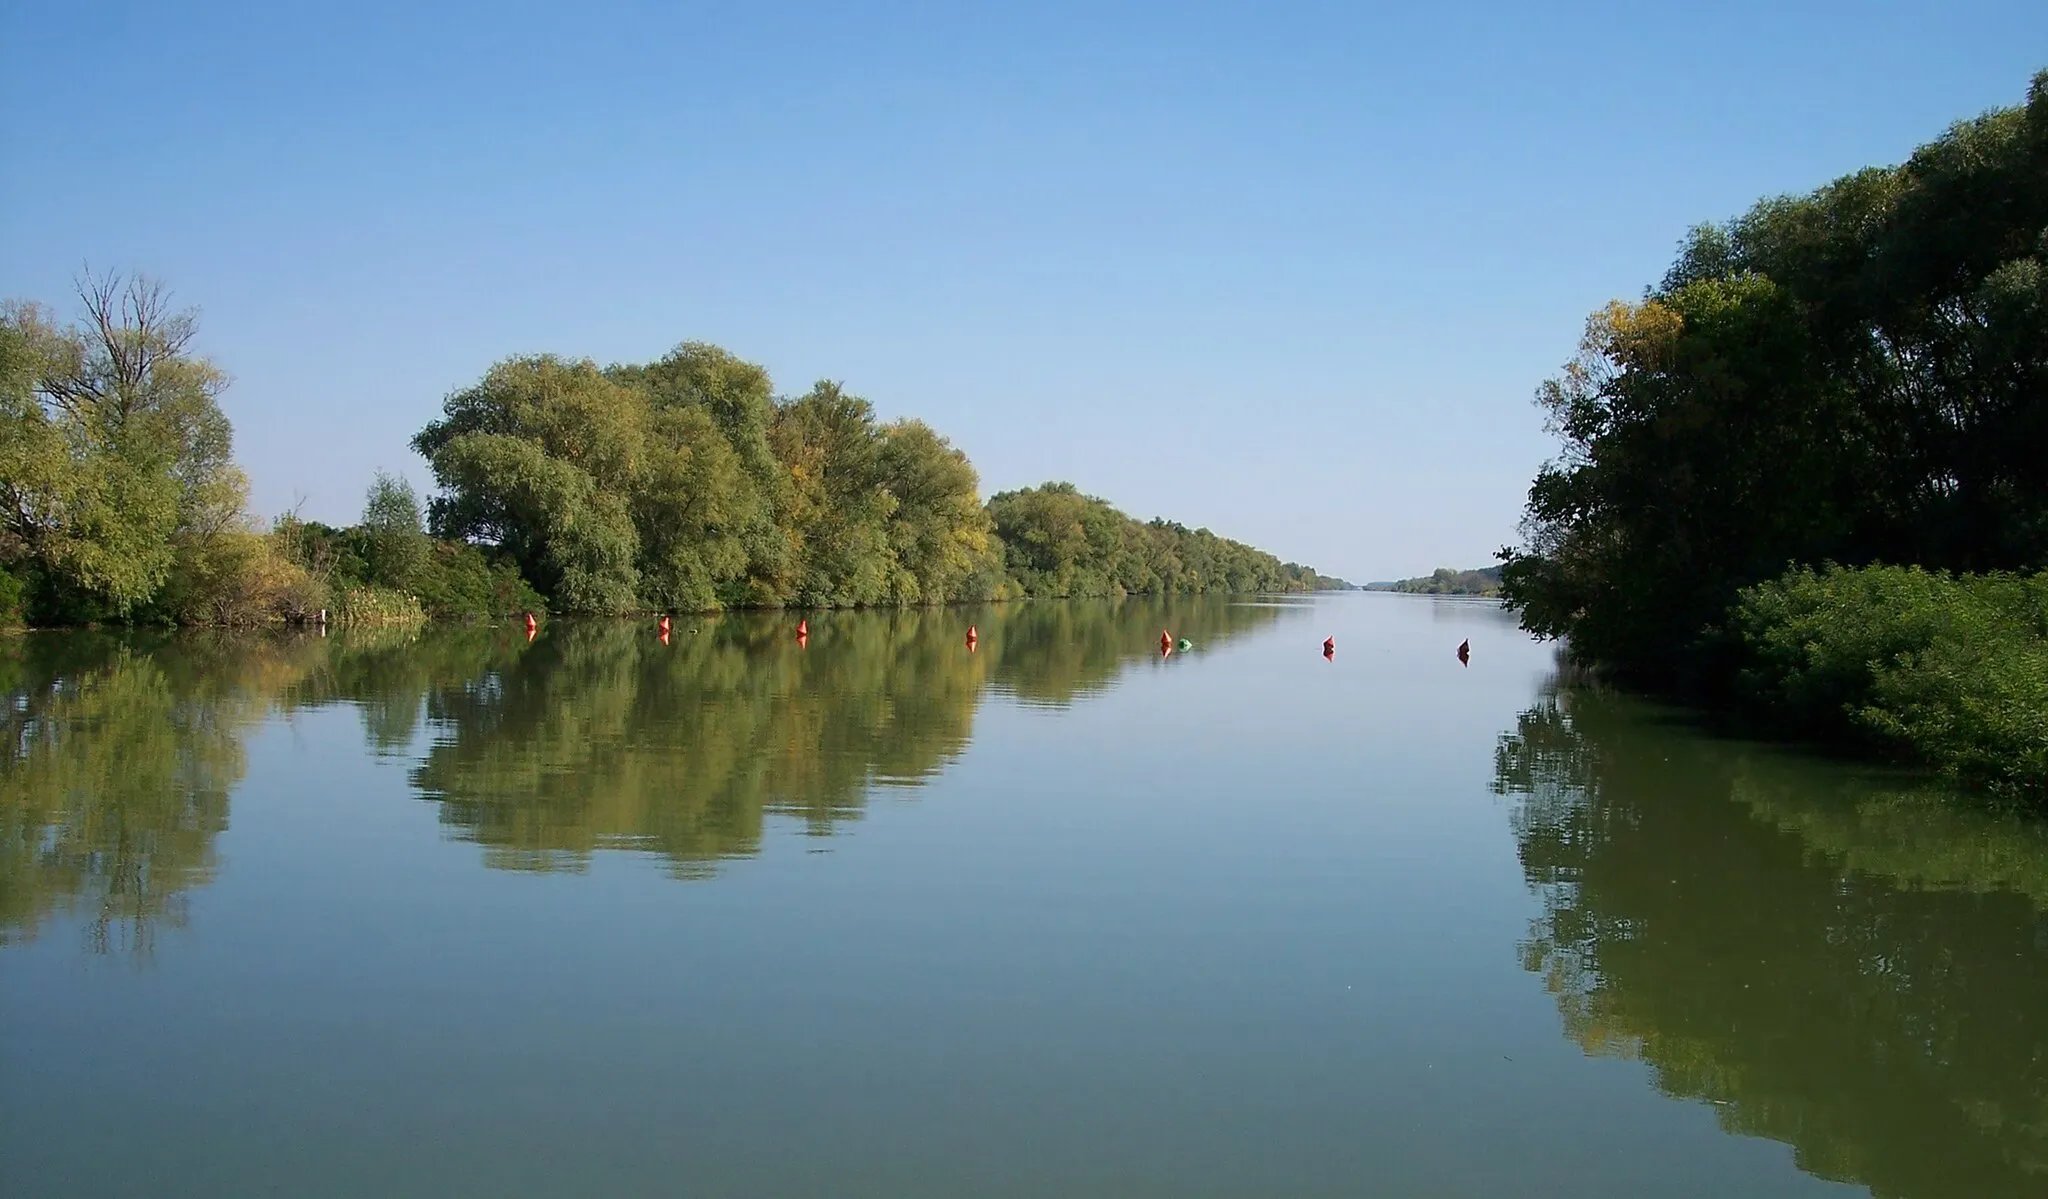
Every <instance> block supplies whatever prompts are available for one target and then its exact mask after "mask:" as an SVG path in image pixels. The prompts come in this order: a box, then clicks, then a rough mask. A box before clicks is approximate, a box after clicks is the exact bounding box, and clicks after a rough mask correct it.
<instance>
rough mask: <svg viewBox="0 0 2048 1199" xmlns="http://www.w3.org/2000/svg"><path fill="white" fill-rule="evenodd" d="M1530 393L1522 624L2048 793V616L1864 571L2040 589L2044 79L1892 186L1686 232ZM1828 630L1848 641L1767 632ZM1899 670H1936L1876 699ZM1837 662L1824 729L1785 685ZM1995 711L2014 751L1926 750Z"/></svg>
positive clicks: (1686, 683)
mask: <svg viewBox="0 0 2048 1199" xmlns="http://www.w3.org/2000/svg"><path fill="white" fill-rule="evenodd" d="M1538 400H1539V402H1540V404H1541V406H1542V407H1543V409H1544V410H1545V412H1546V414H1547V416H1548V418H1549V428H1550V429H1551V430H1552V431H1553V432H1554V433H1556V434H1557V435H1558V436H1559V437H1560V438H1561V439H1562V441H1563V453H1562V455H1561V456H1560V457H1559V458H1558V459H1557V460H1556V461H1554V462H1552V463H1550V464H1549V465H1547V466H1545V467H1544V468H1543V469H1542V470H1541V472H1540V473H1539V474H1538V475H1537V477H1536V480H1535V483H1534V485H1533V486H1532V488H1531V489H1530V492H1529V500H1528V506H1527V509H1526V512H1525V519H1524V523H1523V537H1522V544H1521V545H1520V546H1516V547H1509V548H1508V549H1506V550H1504V551H1503V553H1502V556H1503V559H1504V572H1503V573H1504V578H1503V587H1504V592H1505V595H1506V596H1507V598H1508V600H1509V602H1510V603H1512V604H1514V605H1516V606H1517V607H1519V608H1520V610H1521V614H1522V620H1523V624H1524V627H1526V628H1528V629H1530V630H1531V631H1534V632H1536V633H1538V634H1542V635H1545V636H1555V637H1564V638H1568V639H1569V640H1570V643H1571V647H1572V651H1573V653H1574V654H1575V655H1577V656H1578V657H1579V658H1581V659H1583V660H1585V661H1589V662H1592V663H1597V664H1600V665H1602V666H1604V667H1607V668H1608V669H1610V670H1611V671H1612V672H1614V673H1615V674H1617V675H1619V676H1621V677H1624V678H1627V679H1630V680H1633V681H1636V682H1639V683H1645V684H1649V685H1652V686H1657V687H1668V688H1673V689H1678V690H1681V691H1685V692H1688V693H1691V694H1694V695H1697V696H1701V697H1704V698H1707V699H1708V700H1710V701H1712V702H1715V703H1717V704H1724V705H1726V706H1728V707H1731V708H1734V709H1738V710H1743V711H1746V712H1749V713H1751V714H1752V715H1754V716H1757V717H1759V718H1761V719H1762V720H1764V721H1766V722H1768V723H1769V725H1770V726H1771V727H1774V728H1795V727H1796V728H1799V729H1801V730H1802V731H1810V730H1821V729H1826V730H1831V731H1832V732H1834V733H1837V734H1840V735H1844V736H1851V737H1856V738H1859V739H1863V740H1865V741H1867V742H1869V743H1870V744H1872V745H1874V746H1878V747H1882V748H1885V749H1888V750H1890V751H1896V752H1899V753H1902V754H1904V755H1905V756H1907V757H1911V758H1916V759H1919V760H1922V761H1926V762H1929V763H1932V764H1934V765H1937V766H1941V767H1943V768H1944V769H1948V770H1950V771H1951V772H1952V773H1954V774H1956V775H1957V777H1959V778H1963V779H1965V780H1967V781H1973V782H1989V783H1992V784H1994V785H1999V786H2007V787H2013V788H2018V789H2020V790H2029V791H2035V792H2041V791H2043V790H2048V777H2044V772H2043V770H2042V766H2041V764H2042V763H2043V762H2044V761H2048V728H2044V727H2042V726H2041V724H2040V722H2039V720H2038V718H2037V717H2033V718H2030V717H2029V716H2028V714H2029V713H2034V714H2038V713H2039V712H2041V711H2044V710H2048V609H2043V608H2041V607H2040V606H2039V604H2038V602H2033V604H2032V606H2031V607H2030V606H2029V601H2024V600H2012V601H2010V602H2008V598H2007V597H2008V592H2011V589H2010V588H2004V587H2002V586H1992V587H1990V589H1989V592H1990V593H1996V594H1995V595H1993V596H1992V597H1991V598H1988V599H1986V600H1985V601H1984V602H1983V603H1982V604H1980V605H1979V606H1978V609H1977V610H1981V611H1982V612H1984V613H1986V614H1987V615H1986V616H1985V618H1984V619H1982V620H1978V619H1974V618H1972V619H1946V618H1944V617H1943V614H1944V613H1946V614H1948V615H1950V616H1953V615H1954V614H1955V613H1957V612H1960V611H1962V610H1963V609H1962V608H1959V607H1957V604H1958V603H1960V602H1961V601H1960V600H1958V599H1957V596H1958V595H1959V594H1961V593H1965V592H1967V593H1969V594H1971V595H1977V594H1989V593H1986V592H1985V591H1984V589H1983V588H1980V587H1978V586H1977V585H1975V584H1973V583H1970V582H1968V581H1967V580H1965V581H1963V582H1961V583H1958V584H1956V587H1957V588H1959V589H1960V590H1959V591H1956V590H1953V589H1952V590H1950V591H1944V590H1943V589H1942V588H1940V587H1922V586H1916V585H1913V584H1911V583H1910V582H1907V583H1901V584H1899V585H1892V584H1890V583H1886V582H1883V581H1882V580H1875V581H1874V580H1873V577H1871V576H1869V575H1868V574H1867V572H1869V571H1872V570H1878V569H1880V568H1886V569H1890V570H1892V571H1904V572H1906V573H1907V574H1908V575H1910V574H1911V573H1912V572H1913V571H1916V570H1917V571H1920V572H1922V573H1931V574H1934V575H1939V576H1941V577H1943V578H1950V577H1951V576H1959V575H1978V574H2001V573H2008V572H2017V573H2019V574H2033V573H2037V572H2040V571H2041V570H2042V569H2043V568H2044V567H2048V468H2044V466H2043V464H2044V463H2048V72H2043V73H2041V74H2039V75H2036V76H2035V78H2034V79H2033V81H2032V85H2031V87H2030V88H2029V90H2028V93H2027V99H2026V102H2025V103H2024V104H2022V105H2019V106H2016V107H2011V108H2003V109H1997V110H1994V111H1991V112H1988V113H1985V114H1983V115H1982V116H1979V117H1975V118H1973V119H1970V120H1965V121H1961V122H1959V123H1957V124H1955V125H1954V126H1952V127H1951V128H1950V129H1949V130H1948V131H1947V132H1945V133H1944V134H1942V135H1941V136H1940V137H1939V138H1937V139H1936V140H1934V141H1933V142H1931V143H1929V144H1927V145H1925V146H1922V147H1920V149H1919V150H1917V151H1916V152H1915V153H1914V154H1913V155H1912V157H1911V158H1910V159H1909V160H1907V161H1906V162H1905V163H1904V164H1902V165H1899V166H1892V167H1873V168H1870V169H1867V170H1862V171H1858V172H1856V173H1855V174H1852V175H1847V176H1844V177H1843V178H1840V179H1837V180H1835V181H1834V182H1833V183H1830V184H1828V185H1826V186H1825V187H1822V188H1819V189H1818V190H1816V191H1814V192H1812V193H1809V194H1807V195H1801V196H1783V197H1777V198H1773V199H1768V200H1764V201H1762V202H1760V203H1758V204H1757V205H1756V206H1755V207H1753V208H1751V209H1750V210H1749V212H1747V213H1746V214H1744V215H1743V216H1741V217H1739V218H1737V219H1735V220H1733V221H1730V222H1728V223H1727V224H1723V225H1706V226H1701V227H1699V228H1696V229H1694V230H1693V231H1692V232H1691V233H1690V235H1689V236H1688V237H1687V238H1686V239H1685V241H1684V242H1683V244H1682V246H1681V248H1680V251H1679V254H1678V258H1677V261H1676V262H1674V263H1673V264H1672V266H1671V268H1670V270H1669V271H1668V272H1667V273H1666V275H1665V277H1664V279H1663V280H1662V281H1661V282H1660V283H1659V284H1657V285H1656V286H1655V287H1653V288H1651V289H1650V290H1649V292H1648V294H1647V295H1646V296H1645V297H1644V298H1643V299H1642V300H1641V301H1639V302H1635V303H1624V302H1615V303H1612V304H1609V305H1608V306H1607V307H1606V308H1604V309H1602V310H1601V311H1599V312H1596V313H1595V314H1593V316H1592V318H1591V319H1590V320H1588V322H1587V325H1586V331H1585V336H1584V338H1583V340H1582V341H1581V343H1580V348H1579V353H1578V355H1577V357H1576V358H1574V359H1573V360H1572V361H1571V362H1570V363H1569V364H1568V365H1567V366H1566V367H1565V369H1564V371H1563V373H1562V374H1561V375H1559V376H1558V377H1556V378H1554V379H1552V380H1550V381H1548V382H1547V383H1545V384H1544V385H1543V386H1542V388H1541V389H1540V391H1539V393H1538ZM1808 567H1811V568H1817V570H1816V572H1814V573H1811V574H1808V573H1802V572H1803V570H1804V568H1808ZM1788 571H1790V572H1791V573H1787V572H1788ZM1952 581H1953V580H1952ZM2013 594H2019V593H2013ZM2033 594H2036V595H2038V594H2042V592H2041V591H2040V590H2039V589H2036V591H2035V592H2034V593H2033ZM1916 597H1917V598H1916ZM1973 602H1974V601H1973ZM1913 604H1921V605H1923V607H1922V608H1921V609H1920V610H1917V611H1916V610H1914V609H1913V607H1912V605H1913ZM2014 604H2016V605H2017V606H2016V607H2015V606H2013V605H2014ZM1924 605H1931V607H1927V606H1924ZM1845 607H1850V608H1855V609H1856V611H1855V612H1854V613H1853V614H1847V613H1845ZM1822 610H1828V611H1832V612H1834V613H1835V614H1836V616H1838V617H1842V616H1846V617H1847V618H1846V619H1843V620H1835V621H1831V622H1822V623H1821V624H1819V625H1815V626H1814V627H1815V628H1817V629H1821V630H1823V631H1827V630H1832V631H1834V632H1841V631H1843V630H1845V629H1849V628H1861V629H1862V630H1863V632H1861V633H1858V634H1857V638H1858V639H1857V640H1856V642H1855V644H1854V646H1853V647H1851V646H1837V647H1829V646H1826V645H1823V644H1821V643H1820V642H1809V643H1805V644H1791V643H1789V642H1787V641H1786V640H1785V639H1784V638H1774V635H1773V634H1772V632H1771V628H1770V627H1767V626H1772V624H1773V622H1782V621H1787V620H1795V619H1804V618H1805V616H1806V615H1810V614H1811V613H1814V612H1817V611H1822ZM1994 614H1995V618H1994ZM1866 634H1867V635H1866ZM1822 640H1823V641H1824V640H1826V639H1825V638H1823V639H1822ZM1838 650H1839V651H1840V653H1838V652H1837V651H1838ZM1865 652H1868V653H1869V654H1870V655H1871V656H1870V657H1859V655H1861V654H1863V653H1865ZM1843 654H1846V655H1847V663H1848V664H1847V665H1846V666H1842V667H1840V668H1839V669H1835V668H1834V667H1829V666H1827V664H1826V663H1824V662H1822V661H1821V659H1823V658H1828V659H1830V660H1832V658H1833V657H1839V656H1841V655H1843ZM1901 655H1904V656H1905V657H1907V658H1924V657H1926V656H1927V655H1933V656H1934V658H1936V659H1939V660H1940V661H1942V662H1944V663H1947V664H1948V666H1947V667H1945V668H1943V669H1940V670H1933V669H1929V670H1920V671H1917V672H1909V673H1914V675H1915V677H1916V678H1917V679H1918V680H1919V682H1918V683H1917V684H1916V685H1915V686H1911V687H1891V688H1890V689H1889V690H1887V689H1886V688H1881V687H1879V686H1878V684H1879V682H1880V681H1882V677H1881V676H1884V671H1885V668H1886V666H1887V664H1894V665H1896V664H1897V663H1898V662H1899V660H1900V658H1901ZM1829 669H1835V673H1834V674H1833V675H1830V676H1829V678H1830V680H1831V681H1830V682H1829V683H1828V686H1829V687H1830V688H1832V690H1831V691H1830V701H1829V702H1830V706H1829V710H1828V713H1827V715H1826V717H1825V718H1824V719H1820V720H1814V719H1811V718H1810V717H1811V713H1809V712H1804V711H1802V710H1801V709H1800V707H1799V704H1800V703H1802V702H1803V700H1788V699H1787V697H1788V696H1790V695H1793V694H1794V693H1797V692H1799V686H1798V683H1797V680H1796V679H1795V678H1793V676H1794V675H1799V674H1802V673H1805V674H1811V673H1813V672H1814V671H1816V670H1818V671H1821V672H1822V673H1826V671H1827V670H1829ZM1902 677H1904V676H1895V677H1894V679H1893V681H1894V682H1896V681H1897V678H1902ZM1907 709H1913V710H1912V711H1908V710H1907ZM1988 709H1997V710H1999V711H2002V712H2005V713H2007V714H2008V715H2009V716H2010V719H2005V718H2000V719H1998V720H1992V721H1978V724H1979V725H1980V726H1981V727H1983V728H1989V727H1991V726H1993V725H1995V726H1997V727H1998V728H1999V729H2002V730H2004V731H2003V732H2000V733H1998V734H1996V735H1997V736H1998V737H2000V738H2004V739H2003V740H2000V741H1998V742H1997V743H1996V745H1995V746H1992V745H1990V744H1989V743H1982V744H1980V746H1979V748H1980V749H1981V750H1986V751H1987V752H1979V753H1972V754H1963V753H1960V752H1958V751H1957V748H1956V745H1955V744H1954V741H1955V738H1954V737H1953V736H1950V735H1949V733H1943V734H1942V737H1946V738H1947V741H1946V742H1942V741H1941V739H1940V738H1934V733H1933V731H1934V730H1940V729H1948V730H1950V732H1951V733H1952V732H1953V731H1954V729H1955V728H1956V727H1957V726H1958V725H1959V724H1967V723H1969V722H1970V721H1972V720H1975V719H1976V717H1975V716H1973V715H1972V714H1973V713H1976V714H1980V715H1981V713H1982V712H1983V711H1985V710H1988ZM1916 730H1917V731H1916ZM1979 735H1980V734H1965V737H1966V738H1967V737H1975V736H1979ZM1981 735H1983V736H1990V735H1992V734H1990V733H1983V734H1981ZM1930 738H1934V739H1930ZM2001 756H2003V757H2005V758H2008V759H2010V760H2011V761H2013V762H2016V763H2021V764H2020V765H2015V766H2011V767H2005V766H2000V767H1996V768H1992V769H1990V770H1989V771H1988V773H1987V772H1986V771H1985V770H1983V769H1980V768H1979V767H1980V766H1981V765H1982V764H1983V763H1984V762H1986V761H1989V760H1991V759H1994V758H1999V757H2001ZM2029 762H2030V763H2033V765H2026V764H2025V763H2029Z"/></svg>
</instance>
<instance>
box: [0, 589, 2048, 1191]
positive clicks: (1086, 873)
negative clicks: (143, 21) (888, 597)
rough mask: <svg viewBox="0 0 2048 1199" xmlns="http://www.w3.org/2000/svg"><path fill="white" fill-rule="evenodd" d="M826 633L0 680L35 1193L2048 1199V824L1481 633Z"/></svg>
mask: <svg viewBox="0 0 2048 1199" xmlns="http://www.w3.org/2000/svg"><path fill="white" fill-rule="evenodd" d="M969 621H973V622H975V623H978V624H979V626H980V629H981V633H982V639H981V642H980V645H979V647H978V650H977V652H974V653H971V654H970V653H969V652H968V650H967V647H966V646H965V644H964V643H963V637H962V633H963V630H964V628H965V626H966V624H967V623H968V622H969ZM811 623H812V630H813V635H812V637H811V639H810V642H809V644H808V646H806V647H799V646H798V645H797V644H796V643H795V642H794V640H793V639H792V638H791V637H790V636H789V635H788V630H787V627H786V626H787V622H786V621H785V620H783V619H779V618H778V619H768V618H752V617H748V618H739V617H731V618H725V619H721V620H706V621H690V620H685V621H683V622H680V623H679V624H678V625H677V627H676V631H675V636H674V637H673V639H672V640H671V642H670V643H668V644H663V643H662V642H660V641H659V640H657V639H656V638H655V637H654V635H653V633H652V631H651V630H650V629H648V628H646V627H645V626H640V625H625V624H571V623H567V622H563V623H560V624H557V625H552V626H549V627H547V628H545V629H544V630H543V631H542V633H541V635H540V637H539V638H538V639H537V640H536V641H534V642H533V643H531V644H528V643H527V641H526V639H525V636H524V633H523V631H514V630H510V629H477V630H436V631H431V632H429V633H427V634H425V635H422V636H419V637H417V638H406V637H391V636H385V637H360V636H352V637H333V638H329V639H326V640H320V639H307V638H300V639H292V640H284V639H267V640H265V639H220V638H206V637H178V638H172V639H164V640H158V641H152V642H146V641H136V640H132V639H131V640H126V641H123V640H119V639H114V638H109V637H104V636H96V635H91V634H61V635H57V634H37V635H32V636H28V637H16V638H11V639H6V640H4V641H0V695H4V697H5V700H6V703H7V711H6V715H5V721H6V727H5V732H6V741H5V744H4V747H0V836H4V840H0V1193H4V1194H6V1195H7V1196H9V1197H10V1199H28V1197H30V1196H45V1195H49V1196H59V1195H61V1196H97V1195H106V1196H141V1195H151V1196H155V1195H177V1196H182V1195H194V1196H238V1195H258V1194H261V1195H271V1194H292V1195H366V1194H376V1195H400V1196H409V1195H435V1196H454V1195H479V1196H482V1195H490V1196H506V1195H564V1194H649V1195H653V1194H660V1195H704V1196H780V1195H803V1196H811V1195H817V1196H826V1195H831V1196H844V1195H859V1196H954V1195H975V1196H1040V1195H1061V1196H1145V1195H1161V1196H1166V1195H1172V1196H1187V1195H1215V1196H1250V1195H1272V1196H1322V1195H1330V1196H1336V1195H1345V1196H1352V1195H1379V1196H1500V1195H1531V1196H1552V1195H1555V1196H1572V1197H1581V1196H1630V1197H1634V1199H1640V1197H1645V1196H1717V1197H1718V1196H1731V1195H1744V1196H1751V1195H1753V1196H1781V1195H1782V1196H1823V1195H1856V1194H1866V1193H1868V1194H1876V1195H1883V1196H1901V1197H1908V1199H1923V1197H1924V1199H1949V1197H1955V1199H1964V1197H1969V1199H1999V1197H2003V1196H2028V1197H2031V1199H2038V1197H2040V1196H2043V1195H2048V834H2044V831H2043V827H2042V826H2041V825H2040V824H2039V823H2035V822H2030V821H2028V820H2025V819H2022V818H2019V817H2016V816H2002V815H1999V814H1996V813H1991V812H1985V811H1981V810H1976V809H1970V808H1966V807H1961V806H1958V805H1955V804H1952V803H1946V802H1943V801H1942V800H1941V799H1940V797H1938V796H1930V795H1928V794H1926V793H1925V792H1922V791H1917V790H1915V789H1914V788H1913V787H1911V786H1910V785H1908V784H1906V783H1905V782H1902V781H1901V780H1897V779H1886V778H1884V777H1882V776H1874V775H1872V774H1870V773H1868V772H1865V771H1860V770H1858V769H1855V768H1852V767H1849V766H1845V765H1841V764H1835V763H1826V762H1817V761H1813V760H1809V759H1802V758H1800V757H1797V756H1794V755H1790V754H1786V753H1782V752H1778V751H1773V750H1768V749H1764V748H1760V747H1756V746H1752V745H1745V744H1741V743H1735V742H1728V741H1720V740H1714V739H1711V738H1708V737H1706V736H1703V735H1701V734H1700V733H1698V732H1696V731H1693V730H1692V729H1690V728H1688V727H1687V726H1686V725H1685V724H1684V723H1682V722H1681V721H1678V720H1676V719H1673V718H1672V717H1671V716H1669V715H1668V714H1666V713H1662V712H1660V711H1658V710H1657V709H1654V708H1652V707H1649V706H1647V705H1643V704H1640V703H1636V702H1632V701H1628V700H1625V699H1622V698H1618V697H1615V696H1612V695H1605V694H1601V693H1599V692H1590V691H1585V690H1573V689H1570V688H1566V687H1561V686H1560V685H1559V684H1558V683H1557V682H1556V680H1555V672H1554V667H1553V661H1552V656H1551V651H1550V650H1549V648H1547V647H1544V646H1538V645H1535V644H1532V643H1530V642H1528V641H1527V640H1526V639H1524V638H1522V637H1521V636H1519V635H1518V634H1517V633H1516V632H1515V630H1514V628H1513V625H1512V622H1511V621H1510V620H1509V619H1508V618H1506V617H1504V616H1503V615H1502V614H1501V613H1500V612H1498V611H1497V610H1496V609H1494V608H1493V607H1492V606H1490V605H1487V604H1483V603H1473V602H1461V601H1447V600H1430V599H1427V598H1422V597H1409V596H1384V595H1340V596H1331V597H1327V598H1322V599H1318V600H1313V601H1309V600H1271V601H1259V602H1246V601H1235V602H1232V601H1223V600H1201V601H1193V600H1190V601H1173V602H1135V601H1133V602H1126V603H1123V604H1109V603H1101V604H1094V603H1078V602H1077V603H1045V604H1036V605H1020V606H1010V607H1006V608H1003V609H999V610H994V609H991V610H982V611H944V612H913V613H904V614H833V615H827V616H823V617H815V618H813V619H812V622H811ZM1162 627H1170V628H1171V629H1173V631H1174V633H1175V634H1176V636H1180V635H1185V636H1188V637H1190V638H1191V639H1192V640H1193V642H1194V649H1193V650H1192V651H1191V652H1188V653H1176V654H1174V655H1172V656H1171V657H1169V658H1166V659H1164V660H1161V659H1160V658H1159V657H1158V651H1157V648H1156V646H1157V640H1158V634H1159V630H1160V629H1161V628H1162ZM1330 635H1334V636H1335V637H1336V640H1337V653H1336V656H1335V657H1334V659H1332V660H1329V661H1325V660H1324V658H1323V657H1322V654H1321V652H1320V643H1321V641H1322V639H1323V638H1324V637H1325V636H1330ZM1466 638H1469V639H1470V640H1471V642H1472V645H1473V655H1472V661H1471V665H1470V666H1469V667H1461V666H1460V665H1459V663H1458V661H1457V659H1456V657H1455V656H1454V653H1453V651H1454V650H1455V648H1456V646H1457V644H1458V642H1459V641H1460V640H1463V639H1466Z"/></svg>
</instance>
